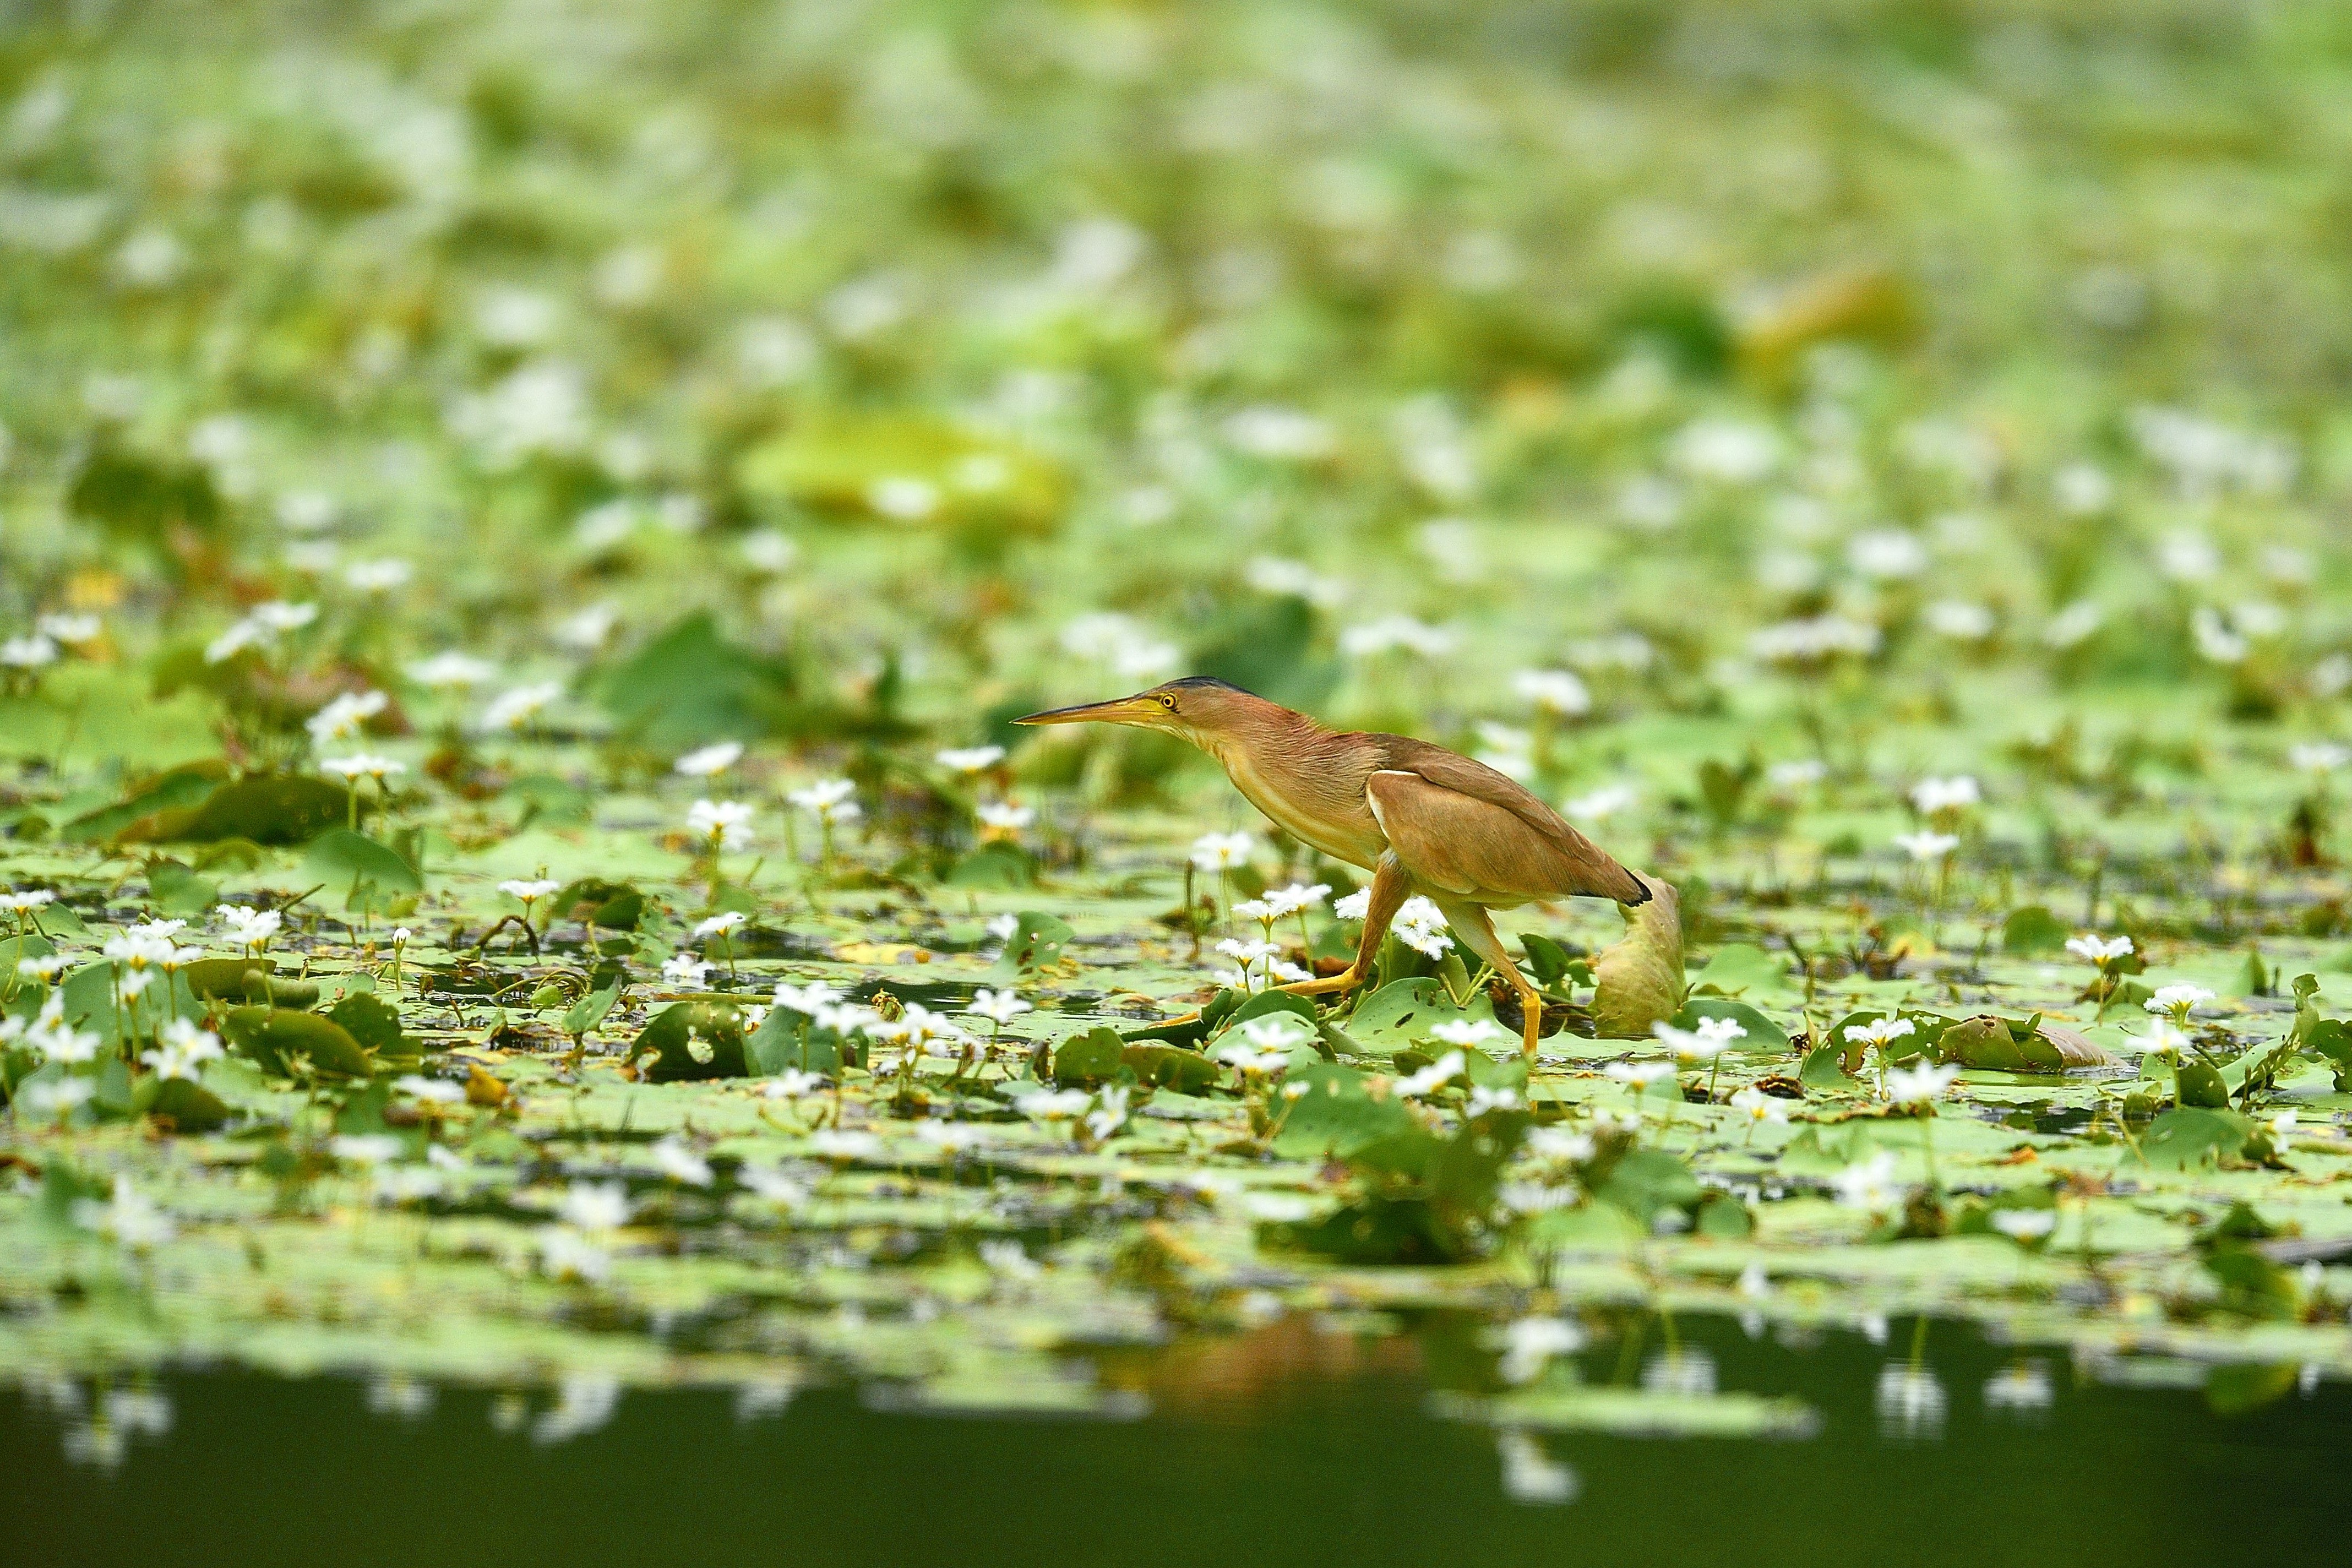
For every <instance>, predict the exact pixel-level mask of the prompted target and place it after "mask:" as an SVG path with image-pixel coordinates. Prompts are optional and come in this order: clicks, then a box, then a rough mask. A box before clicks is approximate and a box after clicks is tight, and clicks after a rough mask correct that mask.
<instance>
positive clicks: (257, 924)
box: [213, 904, 286, 952]
mask: <svg viewBox="0 0 2352 1568" xmlns="http://www.w3.org/2000/svg"><path fill="white" fill-rule="evenodd" d="M213 913H214V914H215V916H217V917H219V920H220V921H221V923H222V924H223V925H225V926H226V927H228V934H229V937H230V940H232V941H234V942H236V944H237V945H238V946H239V947H242V948H244V949H245V950H246V951H247V952H260V951H261V950H262V949H263V948H265V947H268V945H269V939H270V938H271V937H273V936H276V935H277V934H278V928H279V927H280V926H281V925H283V924H284V923H285V921H286V917H285V916H284V915H282V914H280V913H279V912H278V910H248V909H247V908H246V907H244V906H243V905H242V904H219V905H215V907H214V909H213Z"/></svg>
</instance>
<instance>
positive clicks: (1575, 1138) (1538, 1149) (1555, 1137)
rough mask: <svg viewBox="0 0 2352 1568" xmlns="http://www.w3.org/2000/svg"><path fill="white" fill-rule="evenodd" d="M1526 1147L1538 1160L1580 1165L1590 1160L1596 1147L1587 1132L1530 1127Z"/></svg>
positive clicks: (1563, 1128)
mask: <svg viewBox="0 0 2352 1568" xmlns="http://www.w3.org/2000/svg"><path fill="white" fill-rule="evenodd" d="M1527 1147H1528V1153H1529V1154H1532V1155H1533V1156H1535V1157H1536V1158H1537V1159H1538V1160H1557V1161H1562V1162H1564V1163H1568V1164H1571V1165H1580V1164H1582V1163H1584V1162H1585V1161H1587V1160H1590V1159H1591V1158H1592V1156H1593V1153H1594V1152H1595V1150H1596V1148H1597V1147H1598V1146H1597V1145H1596V1144H1595V1143H1594V1142H1593V1141H1592V1135H1591V1133H1589V1132H1572V1131H1570V1130H1569V1129H1567V1128H1565V1127H1531V1128H1529V1129H1528V1144H1527Z"/></svg>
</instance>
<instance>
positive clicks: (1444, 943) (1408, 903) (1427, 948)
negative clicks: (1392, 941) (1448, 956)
mask: <svg viewBox="0 0 2352 1568" xmlns="http://www.w3.org/2000/svg"><path fill="white" fill-rule="evenodd" d="M1389 929H1390V930H1391V931H1394V932H1395V933H1396V939H1397V940H1398V941H1399V942H1402V943H1404V944H1405V945H1406V946H1407V947H1409V948H1412V950H1413V951H1415V952H1421V953H1425V954H1426V955H1428V956H1429V957H1431V958H1443V957H1444V956H1445V953H1446V952H1447V950H1448V949H1450V948H1452V947H1453V945H1454V939H1453V938H1452V937H1450V936H1448V935H1446V934H1445V916H1444V913H1443V912H1442V911H1440V910H1439V909H1438V907H1437V906H1436V905H1435V904H1433V903H1432V902H1431V901H1430V900H1427V899H1425V898H1423V897H1421V896H1420V895H1418V894H1416V895H1414V896H1413V897H1412V898H1410V899H1407V900H1405V901H1404V903H1403V905H1402V907H1401V908H1400V909H1398V910H1397V912H1396V921H1395V922H1394V923H1393V924H1392V925H1391V927H1390V928H1389Z"/></svg>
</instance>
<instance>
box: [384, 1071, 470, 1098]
mask: <svg viewBox="0 0 2352 1568" xmlns="http://www.w3.org/2000/svg"><path fill="white" fill-rule="evenodd" d="M392 1087H393V1089H394V1092H395V1093H398V1094H404V1095H406V1096H408V1097H409V1098H410V1099H411V1100H425V1101H426V1102H427V1103H429V1104H433V1105H462V1104H464V1103H465V1100H466V1090H465V1089H464V1087H463V1086H462V1085H459V1084H454V1083H450V1082H448V1081H446V1079H437V1078H425V1077H424V1076H422V1075H421V1074H417V1073H404V1074H403V1075H402V1076H400V1077H399V1078H396V1079H393V1080H392Z"/></svg>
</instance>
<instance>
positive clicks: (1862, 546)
mask: <svg viewBox="0 0 2352 1568" xmlns="http://www.w3.org/2000/svg"><path fill="white" fill-rule="evenodd" d="M1846 560H1847V562H1848V563H1850V564H1851V565H1852V566H1853V569H1854V571H1855V572H1857V573H1859V574H1861V575H1863V576H1864V577H1869V578H1873V579H1875V580H1879V581H1895V580H1899V579H1902V578H1906V577H1916V576H1917V575H1919V574H1920V573H1922V572H1925V571H1926V570H1927V546H1926V545H1925V544H1923V543H1921V542H1920V541H1919V536H1918V535H1917V534H1916V533H1910V532H1907V531H1905V530H1903V529H1899V528H1879V529H1873V530H1871V531H1868V532H1866V533H1857V534H1855V535H1854V536H1853V539H1852V540H1850V541H1848V542H1847V544H1846Z"/></svg>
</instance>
